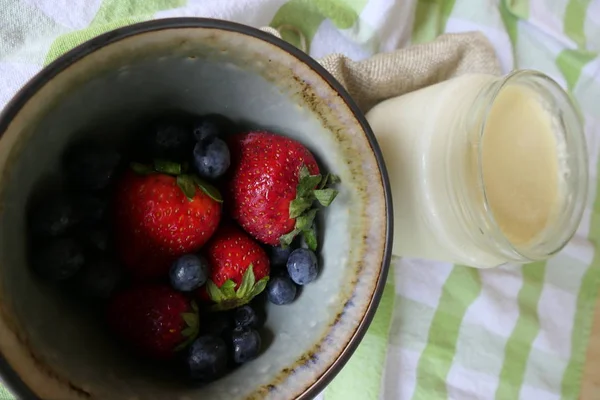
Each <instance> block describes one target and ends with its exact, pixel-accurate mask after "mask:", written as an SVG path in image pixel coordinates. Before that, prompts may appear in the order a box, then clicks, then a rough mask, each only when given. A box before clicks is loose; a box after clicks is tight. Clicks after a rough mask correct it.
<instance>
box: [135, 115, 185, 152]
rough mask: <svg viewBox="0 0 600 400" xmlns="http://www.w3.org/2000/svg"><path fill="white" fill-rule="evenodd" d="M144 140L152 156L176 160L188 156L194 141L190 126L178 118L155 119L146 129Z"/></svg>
mask: <svg viewBox="0 0 600 400" xmlns="http://www.w3.org/2000/svg"><path fill="white" fill-rule="evenodd" d="M146 140H147V143H146V145H147V146H148V147H149V149H150V155H151V156H152V157H153V158H165V159H169V160H177V161H182V160H185V159H187V158H189V156H188V155H189V154H190V153H191V152H190V150H191V148H192V146H193V143H194V137H193V135H192V127H191V126H190V125H189V124H188V123H187V122H186V121H185V120H184V119H179V118H178V119H175V118H162V119H160V120H158V121H155V122H154V123H153V124H152V125H151V126H150V128H149V129H148V132H147V137H146Z"/></svg>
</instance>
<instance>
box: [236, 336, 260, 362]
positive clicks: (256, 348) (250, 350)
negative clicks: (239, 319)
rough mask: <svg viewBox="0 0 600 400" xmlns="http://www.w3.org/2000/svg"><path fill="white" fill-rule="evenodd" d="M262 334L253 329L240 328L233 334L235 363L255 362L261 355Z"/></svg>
mask: <svg viewBox="0 0 600 400" xmlns="http://www.w3.org/2000/svg"><path fill="white" fill-rule="evenodd" d="M261 342H262V341H261V339H260V334H259V333H258V332H257V331H256V330H254V329H251V328H242V327H238V328H235V329H234V330H233V332H232V333H231V343H232V350H233V361H234V362H235V363H237V364H244V363H246V362H248V361H251V360H254V359H255V358H256V357H258V353H260V346H261Z"/></svg>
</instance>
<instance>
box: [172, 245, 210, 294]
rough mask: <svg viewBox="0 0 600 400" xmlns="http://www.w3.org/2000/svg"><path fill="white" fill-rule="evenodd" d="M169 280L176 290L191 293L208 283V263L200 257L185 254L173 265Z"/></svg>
mask: <svg viewBox="0 0 600 400" xmlns="http://www.w3.org/2000/svg"><path fill="white" fill-rule="evenodd" d="M169 278H170V279H171V286H173V288H174V289H175V290H179V291H181V292H190V291H192V290H194V289H196V288H198V287H200V286H202V285H204V284H205V283H206V280H207V279H208V261H206V258H204V257H203V256H200V255H195V254H185V255H183V256H181V257H179V258H178V259H177V260H176V261H175V262H174V263H173V265H172V266H171V271H170V272H169Z"/></svg>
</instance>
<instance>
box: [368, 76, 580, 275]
mask: <svg viewBox="0 0 600 400" xmlns="http://www.w3.org/2000/svg"><path fill="white" fill-rule="evenodd" d="M519 74H520V75H519ZM528 74H531V76H529V75H528ZM367 120H368V121H369V124H370V125H371V127H372V129H373V131H374V133H375V135H376V137H377V140H378V142H379V145H380V147H381V149H382V152H383V156H384V159H385V162H386V165H387V169H388V173H389V176H390V182H391V186H392V197H393V206H394V230H395V231H394V244H393V253H394V254H395V255H399V256H411V257H420V258H428V259H435V260H442V261H450V262H454V263H461V264H467V265H471V266H476V267H483V268H485V267H493V266H496V265H499V264H502V263H505V262H507V261H515V262H527V261H532V260H539V259H545V258H547V257H549V256H551V255H552V254H554V253H555V252H556V251H558V250H559V249H560V248H562V246H564V245H565V244H566V242H567V241H568V240H569V239H570V238H571V236H572V235H573V233H574V232H575V229H576V227H577V225H578V223H579V221H580V219H581V215H582V211H583V204H584V200H585V197H586V196H585V195H586V191H587V165H586V164H587V162H586V150H585V141H584V139H583V131H582V128H581V123H580V120H579V118H578V116H577V113H576V112H575V109H574V108H573V107H572V104H571V103H570V101H569V99H568V96H566V94H564V92H563V91H562V90H561V89H560V87H558V85H556V83H554V82H553V81H551V80H550V79H549V78H547V77H545V76H543V75H541V74H539V73H536V72H529V71H521V72H520V73H516V74H514V75H510V76H508V77H506V78H499V77H496V76H492V75H483V74H470V75H464V76H461V77H458V78H454V79H451V80H448V81H445V82H442V83H439V84H436V85H433V86H430V87H427V88H424V89H420V90H417V91H415V92H411V93H408V94H406V95H403V96H400V97H397V98H393V99H389V100H387V101H384V102H382V103H380V104H378V105H377V106H375V107H374V108H373V109H372V110H370V111H369V113H368V114H367ZM575 158H579V160H577V159H575ZM582 161H583V162H582Z"/></svg>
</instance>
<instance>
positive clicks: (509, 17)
mask: <svg viewBox="0 0 600 400" xmlns="http://www.w3.org/2000/svg"><path fill="white" fill-rule="evenodd" d="M498 8H499V9H500V17H501V18H502V22H503V23H504V27H505V28H506V33H508V37H509V39H510V43H511V44H512V54H513V68H516V67H517V59H518V58H517V38H518V32H519V30H518V22H519V18H518V17H517V16H515V15H514V14H512V13H511V12H510V10H509V9H508V7H507V6H506V3H505V2H504V1H501V2H500V5H499V6H498Z"/></svg>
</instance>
